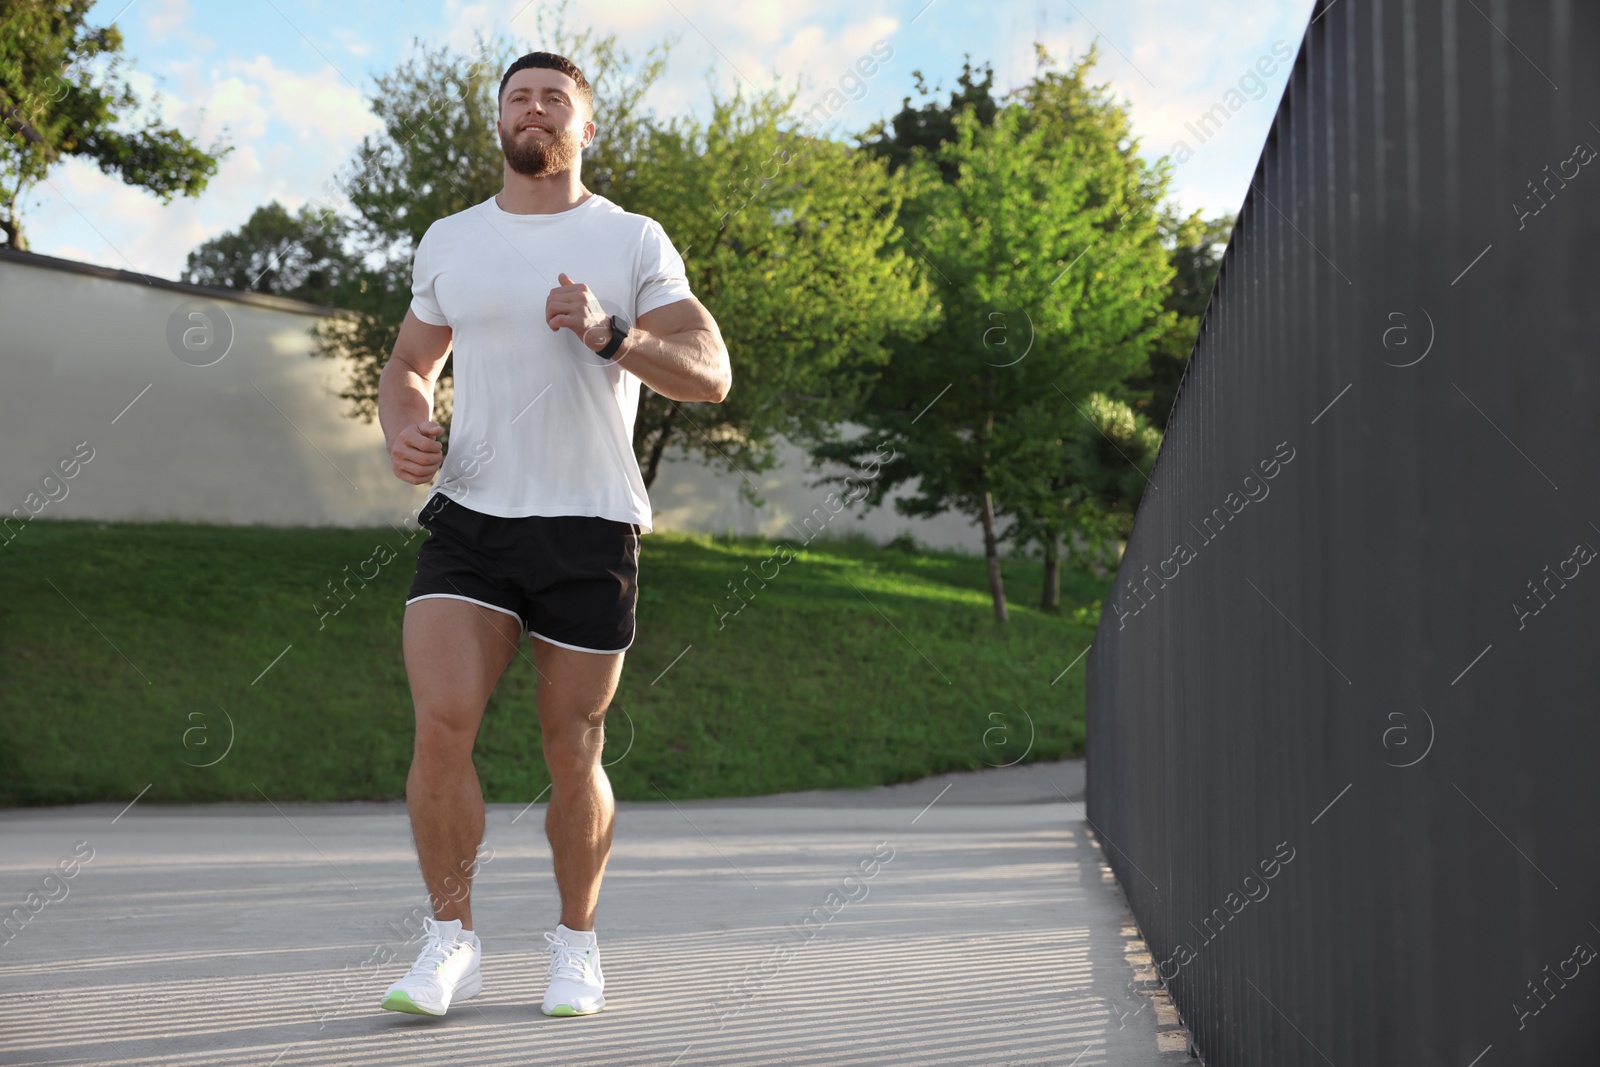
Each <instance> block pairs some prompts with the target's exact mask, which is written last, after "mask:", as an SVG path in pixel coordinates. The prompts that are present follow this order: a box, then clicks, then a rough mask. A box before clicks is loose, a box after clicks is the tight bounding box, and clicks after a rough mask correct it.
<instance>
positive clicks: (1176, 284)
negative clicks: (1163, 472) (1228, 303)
mask: <svg viewBox="0 0 1600 1067" xmlns="http://www.w3.org/2000/svg"><path fill="white" fill-rule="evenodd" d="M1161 230H1162V243H1163V244H1165V245H1167V247H1168V249H1169V252H1170V255H1171V258H1172V267H1173V275H1172V285H1171V287H1170V288H1169V289H1168V290H1167V297H1166V300H1165V302H1164V304H1163V307H1164V308H1165V309H1166V310H1167V311H1170V312H1171V313H1172V315H1173V316H1174V317H1173V319H1172V321H1171V325H1170V326H1169V327H1168V328H1167V329H1165V330H1163V331H1162V333H1161V336H1160V337H1159V338H1157V339H1156V341H1155V343H1154V344H1153V345H1151V347H1150V365H1149V367H1148V369H1147V370H1146V371H1145V372H1144V373H1142V374H1140V375H1137V376H1136V377H1134V378H1131V379H1129V381H1128V388H1129V395H1130V396H1133V397H1135V400H1134V401H1133V404H1134V407H1135V409H1136V410H1138V411H1139V412H1140V413H1141V414H1142V415H1144V416H1145V417H1147V418H1148V419H1149V420H1150V422H1151V423H1152V424H1153V425H1154V426H1156V427H1157V428H1158V429H1160V430H1161V431H1162V432H1165V431H1166V428H1167V419H1168V417H1169V416H1170V415H1171V414H1172V403H1173V401H1174V400H1176V399H1177V397H1178V383H1179V382H1180V381H1182V380H1183V371H1184V368H1185V367H1187V366H1188V365H1189V354H1190V353H1191V352H1192V351H1194V342H1195V338H1196V337H1197V336H1199V333H1200V319H1201V318H1202V317H1203V316H1204V315H1205V313H1206V305H1207V304H1209V303H1210V302H1211V290H1212V288H1213V287H1214V286H1215V285H1216V281H1217V270H1218V269H1219V268H1220V267H1221V266H1222V252H1223V249H1224V248H1226V247H1227V244H1228V236H1229V234H1231V233H1232V232H1233V219H1231V218H1228V217H1226V216H1223V217H1220V218H1215V219H1209V220H1204V219H1201V217H1200V213H1199V212H1195V213H1194V214H1192V215H1189V216H1188V217H1186V218H1180V217H1178V215H1177V214H1176V213H1174V212H1171V211H1168V212H1164V213H1163V215H1162V219H1161Z"/></svg>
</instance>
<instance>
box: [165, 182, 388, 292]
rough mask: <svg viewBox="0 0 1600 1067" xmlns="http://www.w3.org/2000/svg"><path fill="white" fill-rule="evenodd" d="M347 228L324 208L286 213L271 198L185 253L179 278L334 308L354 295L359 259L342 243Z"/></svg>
mask: <svg viewBox="0 0 1600 1067" xmlns="http://www.w3.org/2000/svg"><path fill="white" fill-rule="evenodd" d="M349 230H350V224H349V223H348V221H347V220H345V219H343V218H341V217H340V216H339V215H338V214H336V213H335V212H333V211H331V210H329V209H327V208H318V207H315V206H313V205H310V204H304V205H301V208H300V212H299V214H297V215H290V214H289V211H288V209H287V208H285V207H284V206H283V205H282V204H280V203H278V202H277V201H276V200H274V201H273V202H272V203H270V204H267V205H266V206H264V207H258V208H256V210H255V212H254V213H253V214H252V215H251V216H250V219H249V221H247V222H246V223H245V224H244V225H243V226H241V227H239V229H237V230H233V231H230V232H228V233H225V234H223V235H221V236H220V237H213V238H212V239H211V240H209V241H207V242H206V243H205V244H203V245H201V246H200V247H199V248H196V249H195V250H194V251H192V252H190V253H189V259H188V264H187V265H186V266H185V267H184V270H183V276H182V277H183V280H184V281H186V282H193V283H195V284H196V285H214V286H218V287H220V288H224V289H240V290H249V291H251V292H257V293H275V294H277V295H278V296H288V297H293V298H295V299H296V300H305V301H309V302H310V303H313V304H322V305H324V306H327V307H339V306H341V305H343V304H344V303H345V302H347V301H348V300H350V299H353V298H354V297H355V296H359V293H360V286H361V281H362V279H361V277H360V275H361V264H360V263H359V262H357V261H356V259H355V258H354V257H353V256H352V255H351V253H350V252H349V250H348V249H347V248H346V240H347V238H348V234H349ZM352 287H354V289H355V292H354V293H351V292H350V290H351V289H352Z"/></svg>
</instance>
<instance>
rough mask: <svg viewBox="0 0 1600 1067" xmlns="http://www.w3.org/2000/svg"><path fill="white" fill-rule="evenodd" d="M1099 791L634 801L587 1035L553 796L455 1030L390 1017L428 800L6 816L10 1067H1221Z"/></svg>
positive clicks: (990, 788)
mask: <svg viewBox="0 0 1600 1067" xmlns="http://www.w3.org/2000/svg"><path fill="white" fill-rule="evenodd" d="M1082 788H1083V768H1082V764H1081V762H1067V763H1054V764H1036V765H1032V766H1028V767H1018V768H1007V769H1003V770H990V771H981V772H977V773H973V774H962V775H947V776H941V777H938V778H930V779H924V780H923V781H921V782H915V783H908V784H904V785H898V786H890V787H885V788H880V789H871V790H861V791H847V792H845V791H841V792H827V793H794V794H786V795H782V796H775V797H760V798H752V799H741V800H714V801H706V800H698V801H678V802H673V801H669V800H662V801H657V802H629V803H622V804H620V805H619V812H618V819H617V829H616V838H615V843H614V847H613V852H612V858H611V863H610V866H609V868H608V869H607V873H606V880H605V889H604V894H603V896H602V897H601V908H600V914H599V918H598V921H597V923H596V926H597V928H598V930H599V931H600V946H601V951H602V952H603V954H604V961H605V971H606V1000H607V1007H606V1010H605V1011H604V1012H602V1013H600V1014H599V1015H595V1016H590V1017H586V1018H578V1019H552V1018H546V1017H545V1016H543V1015H541V1014H540V1013H539V1010H538V1001H539V999H540V997H541V996H542V994H543V990H544V973H545V964H546V959H547V957H546V956H545V953H544V947H545V942H544V938H543V937H542V936H541V935H542V931H543V930H545V929H553V928H554V925H555V922H556V920H557V918H558V915H557V910H556V905H555V896H554V883H553V881H552V879H551V875H550V855H549V849H548V846H547V845H546V842H545V839H544V833H543V819H544V805H542V804H540V805H534V806H531V807H528V808H521V807H518V806H507V805H495V806H491V808H490V812H489V826H488V831H487V833H486V835H485V848H484V850H483V855H484V856H485V857H487V858H486V860H485V862H484V863H483V866H482V868H481V870H480V872H479V875H478V881H477V887H476V890H475V892H474V918H475V925H476V928H477V931H478V934H479V936H480V938H481V939H482V941H483V945H484V953H485V954H484V965H483V966H484V992H483V993H482V994H481V995H480V996H478V997H475V998H473V999H472V1000H469V1001H464V1002H461V1003H460V1004H458V1005H457V1006H455V1007H454V1008H452V1010H451V1013H450V1014H449V1015H448V1016H447V1017H445V1018H442V1019H431V1018H423V1017H418V1016H409V1015H400V1014H396V1013H393V1012H387V1011H383V1010H381V1009H379V1008H378V1007H377V1005H378V1002H379V1000H380V999H381V998H382V994H383V991H384V989H385V988H386V987H387V986H388V984H389V983H390V982H392V981H393V980H394V979H395V978H397V977H399V976H400V975H401V974H403V973H404V972H405V970H406V968H407V967H409V966H410V963H411V961H412V960H413V959H415V957H416V953H417V951H418V948H419V943H417V942H412V943H410V944H408V943H407V941H408V939H410V938H413V937H415V936H417V932H419V931H420V918H421V916H423V915H425V914H427V912H426V911H424V910H420V909H419V907H418V906H419V905H423V906H424V907H425V895H424V894H423V892H422V889H421V882H420V880H419V877H418V874H417V869H416V856H415V852H414V851H413V847H412V842H411V835H410V827H409V823H408V822H407V819H406V813H405V807H404V805H403V804H400V803H384V804H372V803H351V804H276V805H274V804H269V803H262V804H256V805H253V804H221V805H209V806H184V807H161V806H157V805H152V804H148V803H143V802H140V803H135V804H134V805H132V806H131V807H128V808H126V809H123V808H122V806H121V805H84V806H79V807H71V808H52V809H24V810H12V811H5V812H0V919H3V918H4V913H5V912H9V911H10V909H11V908H13V907H14V906H18V905H22V906H23V910H22V912H21V913H20V914H21V915H22V916H23V919H22V920H18V919H16V918H15V914H16V913H13V919H12V923H11V926H10V927H9V928H6V929H4V930H3V932H0V1063H4V1064H29V1065H46V1064H48V1065H52V1067H53V1065H58V1064H116V1065H133V1064H139V1065H155V1064H161V1065H184V1067H213V1065H241V1067H243V1065H252V1067H269V1065H273V1067H312V1065H317V1067H346V1065H357V1064H360V1065H366V1064H371V1065H411V1064H416V1065H430V1067H432V1065H439V1064H451V1065H461V1067H487V1065H501V1064H504V1065H511V1064H516V1065H519V1067H520V1065H525V1064H584V1065H589V1064H596V1065H598V1064H618V1065H628V1067H700V1065H727V1067H742V1065H750V1064H813V1065H818V1067H832V1065H835V1064H872V1065H883V1067H893V1065H900V1064H907V1065H911V1064H922V1065H926V1067H933V1065H945V1064H983V1065H991V1064H1052V1065H1062V1067H1066V1065H1076V1067H1090V1065H1096V1064H1114V1065H1135V1067H1144V1065H1150V1064H1169V1065H1176V1064H1183V1063H1188V1062H1192V1061H1190V1060H1189V1058H1188V1056H1187V1054H1186V1052H1185V1051H1184V1049H1185V1048H1186V1042H1185V1038H1184V1035H1183V1031H1182V1030H1181V1029H1179V1028H1178V1027H1177V1022H1176V1017H1175V1016H1174V1015H1173V1013H1172V1010H1171V1006H1170V1003H1168V1002H1167V1001H1166V999H1165V997H1164V995H1163V994H1161V993H1160V992H1159V990H1158V989H1156V988H1155V983H1154V982H1153V981H1151V980H1150V979H1151V978H1152V975H1151V970H1150V967H1149V956H1148V953H1147V952H1145V950H1144V946H1143V945H1142V944H1141V943H1140V941H1139V940H1138V934H1137V931H1136V930H1135V929H1134V926H1133V923H1132V920H1131V918H1130V917H1129V915H1128V912H1127V908H1126V905H1125V903H1124V901H1123V898H1122V895H1121V892H1120V890H1119V889H1118V888H1117V886H1116V883H1115V882H1114V881H1113V880H1112V879H1111V877H1110V873H1109V870H1108V869H1107V868H1106V867H1105V865H1104V863H1103V862H1102V861H1101V854H1100V847H1099V844H1098V843H1097V842H1096V841H1095V839H1094V837H1093V835H1092V833H1090V832H1089V830H1088V828H1087V827H1086V825H1085V824H1084V821H1083V809H1082V807H1081V805H1080V804H1078V803H1076V802H1069V801H1068V799H1067V798H1068V797H1070V798H1072V800H1073V801H1076V800H1077V799H1078V798H1079V797H1081V794H1082ZM80 842H85V843H86V844H82V845H80V844H79V843H80ZM75 847H76V848H77V854H76V857H75V856H74V848H75ZM91 849H92V858H89V859H88V860H87V862H83V861H82V857H85V856H90V855H91V852H90V850H91ZM491 850H492V852H491ZM75 858H76V859H77V860H78V866H76V867H72V868H70V869H72V870H73V872H74V873H73V875H72V877H70V878H67V879H61V880H58V881H50V880H47V879H46V876H47V875H48V874H49V873H50V872H51V871H52V870H55V869H56V868H57V864H58V863H59V862H61V861H68V863H69V867H70V863H71V861H73V860H74V859H75ZM863 870H866V871H870V872H872V873H871V874H870V876H868V875H864V874H862V871H863ZM852 873H854V874H855V877H854V878H848V879H847V876H850V875H852ZM63 890H64V891H65V895H64V896H63V895H62V893H63ZM35 891H39V892H40V893H41V896H40V897H35V898H34V904H35V906H36V907H37V908H38V910H37V914H31V915H30V913H29V911H28V909H27V907H26V906H25V901H26V899H27V898H28V895H29V894H30V893H32V892H35ZM47 896H53V897H55V898H57V899H55V900H54V901H53V902H49V903H44V904H42V906H40V902H41V901H42V900H43V899H44V898H45V897H47ZM7 937H9V940H7V939H6V938H7Z"/></svg>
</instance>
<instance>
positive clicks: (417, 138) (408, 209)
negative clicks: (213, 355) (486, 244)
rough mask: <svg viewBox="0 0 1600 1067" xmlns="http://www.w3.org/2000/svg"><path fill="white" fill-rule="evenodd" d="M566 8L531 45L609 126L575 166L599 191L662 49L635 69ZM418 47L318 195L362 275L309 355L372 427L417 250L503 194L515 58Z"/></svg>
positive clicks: (627, 140) (620, 168) (623, 148)
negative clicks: (336, 377) (334, 374)
mask: <svg viewBox="0 0 1600 1067" xmlns="http://www.w3.org/2000/svg"><path fill="white" fill-rule="evenodd" d="M566 6H567V5H566V3H564V2H563V3H562V4H561V5H559V6H558V7H556V8H553V9H546V8H542V7H541V8H540V9H539V12H538V20H539V33H538V36H539V37H541V38H543V39H546V40H548V41H550V45H549V47H550V48H551V49H553V50H555V51H558V52H561V53H562V54H563V55H566V56H567V57H568V58H569V59H571V60H572V61H573V62H574V63H576V64H577V65H578V66H579V67H580V68H581V69H582V70H583V71H584V72H585V74H586V76H587V77H588V78H589V80H590V83H591V84H592V85H593V86H594V90H595V111H596V115H597V116H605V117H606V124H607V126H609V129H605V130H597V133H596V139H595V142H594V143H593V144H591V145H590V146H589V149H588V150H587V151H586V152H585V156H584V167H585V173H586V178H587V177H588V176H589V175H590V174H591V173H592V175H593V177H594V178H595V180H596V182H597V183H600V184H605V183H607V182H610V181H613V180H614V179H615V178H616V177H617V176H618V175H624V174H626V173H627V172H628V171H629V170H630V169H631V168H632V167H633V166H634V165H635V164H634V161H633V154H634V147H633V146H634V144H635V141H636V137H635V134H636V133H637V131H638V129H639V127H640V124H641V115H642V106H643V105H642V102H643V99H644V95H645V93H646V92H647V91H648V89H649V87H650V85H651V84H652V83H653V82H654V81H655V80H656V79H657V78H659V77H660V74H661V72H662V70H663V69H664V63H665V61H664V59H663V58H662V55H663V54H664V46H663V48H662V49H659V50H658V49H652V50H651V51H650V52H649V53H647V55H646V57H645V59H644V61H643V62H642V63H639V64H635V63H634V62H633V60H632V59H631V58H630V57H629V56H628V54H627V53H625V52H623V51H622V50H620V49H619V48H618V47H617V46H616V42H615V38H614V37H606V38H603V39H598V40H597V39H596V38H595V37H594V35H593V33H592V32H590V31H584V32H582V33H576V34H574V33H571V32H568V31H567V30H566V28H565V26H564V19H565V11H566ZM552 18H553V19H554V20H555V22H556V24H555V25H554V27H553V28H552V27H551V26H550V25H549V24H548V23H549V21H550V19H552ZM418 45H419V49H418V54H417V55H416V56H415V57H413V58H411V59H409V60H406V61H405V62H403V63H401V64H400V65H399V66H397V67H396V68H395V70H393V71H392V72H390V73H389V74H388V75H385V76H383V77H380V78H378V79H377V89H376V90H375V91H374V93H373V94H372V96H371V98H370V100H371V105H372V108H373V111H374V113H375V114H376V115H377V116H378V117H379V119H381V120H382V122H383V130H382V131H381V132H380V133H378V134H376V135H369V136H367V137H366V138H363V140H362V143H361V145H360V147H359V148H358V150H357V151H356V153H355V157H354V158H353V159H352V160H351V161H350V162H349V164H348V165H347V166H346V167H345V168H343V169H342V170H341V172H340V173H339V174H338V175H336V176H335V177H333V178H330V179H329V180H328V181H327V182H326V183H324V187H323V188H324V192H325V194H326V199H325V200H323V201H322V203H323V204H324V205H326V206H329V207H332V208H335V209H338V210H341V211H347V212H349V213H350V214H351V216H352V219H351V226H350V231H349V238H350V241H351V243H352V245H353V251H354V252H355V254H356V255H357V256H358V257H359V258H360V260H361V261H362V263H363V264H364V266H363V267H362V269H361V272H360V276H359V279H358V281H357V283H356V285H354V286H353V287H352V288H353V291H350V290H346V292H345V294H344V295H345V299H346V301H347V303H346V307H347V308H348V309H349V310H352V311H355V312H356V314H355V315H354V316H349V317H344V318H340V319H328V320H324V321H322V322H320V323H318V324H317V326H316V327H315V330H316V333H315V342H314V348H313V352H312V354H313V356H314V357H317V358H324V359H336V360H339V361H340V362H342V363H343V364H344V365H345V368H346V370H347V374H348V377H347V384H346V387H345V388H344V389H343V390H342V391H341V393H340V396H341V398H342V399H344V400H346V401H347V402H348V403H349V404H350V406H351V412H350V413H351V414H352V415H353V416H354V417H356V418H360V419H362V420H363V421H366V422H372V421H373V420H374V419H376V418H377V414H378V379H379V375H380V374H381V373H382V371H383V365H384V363H386V362H387V361H388V358H389V354H390V353H391V352H392V351H393V349H394V342H395V338H396V337H397V336H398V335H399V332H400V323H401V321H402V320H403V319H404V318H405V313H406V309H407V308H408V307H409V305H410V303H411V262H412V254H413V252H414V250H415V248H416V244H417V242H418V241H420V240H421V239H422V235H423V234H424V233H425V232H426V231H427V229H428V226H429V225H430V224H431V223H432V222H433V221H434V220H435V219H439V218H443V217H444V216H446V215H451V214H454V213H455V212H458V211H462V210H465V209H466V208H468V207H471V206H473V205H475V204H480V203H482V202H483V201H485V200H487V199H488V198H489V197H490V196H492V195H494V194H495V193H496V192H498V191H499V189H500V185H501V180H502V165H503V161H504V157H503V156H502V154H501V152H500V147H499V142H498V140H497V136H496V133H495V121H496V119H497V118H498V116H499V109H500V102H499V88H500V78H501V75H502V74H503V73H504V71H505V69H506V67H508V66H510V64H511V62H512V61H513V60H514V59H516V58H517V57H518V56H520V55H521V54H522V52H523V49H521V48H518V47H515V46H514V45H513V44H512V43H511V42H509V41H506V40H504V39H502V38H495V39H492V40H484V39H483V38H482V37H480V38H479V40H478V43H477V47H476V49H475V51H474V53H473V55H472V56H464V55H461V54H458V53H453V52H451V51H450V50H449V49H448V48H445V47H442V46H441V47H438V48H431V49H430V48H428V47H427V46H424V45H422V44H421V42H418ZM597 125H599V123H597ZM591 166H592V167H593V171H592V172H591V171H590V168H591ZM593 187H594V186H591V188H593ZM596 191H600V192H603V189H596ZM453 363H454V359H453V357H452V358H451V360H449V361H447V362H446V364H445V366H444V369H443V370H442V371H441V373H440V378H439V384H438V392H437V394H436V396H435V412H434V418H435V420H436V421H438V422H439V423H441V424H442V425H444V426H445V427H446V430H445V433H444V434H443V435H441V437H440V438H439V440H440V441H441V442H443V443H445V444H446V445H448V442H449V426H450V422H451V408H452V396H453V385H454V366H453Z"/></svg>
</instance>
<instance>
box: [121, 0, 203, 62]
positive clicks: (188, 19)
mask: <svg viewBox="0 0 1600 1067" xmlns="http://www.w3.org/2000/svg"><path fill="white" fill-rule="evenodd" d="M137 14H138V16H139V18H140V20H141V21H142V22H143V23H144V28H145V31H146V32H147V33H149V35H150V38H151V40H153V41H155V42H157V43H160V44H164V43H166V42H167V41H168V40H169V39H171V38H172V37H174V36H176V37H178V38H180V39H181V40H183V41H186V42H187V43H188V44H189V45H191V46H192V47H194V48H195V49H197V50H199V51H210V50H211V48H212V47H213V45H212V41H211V39H210V38H209V37H206V36H204V35H202V34H198V33H196V32H194V30H193V29H192V28H191V24H192V23H193V22H194V12H193V11H191V10H190V8H189V0H146V3H144V4H142V5H140V8H139V11H138V12H137Z"/></svg>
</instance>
